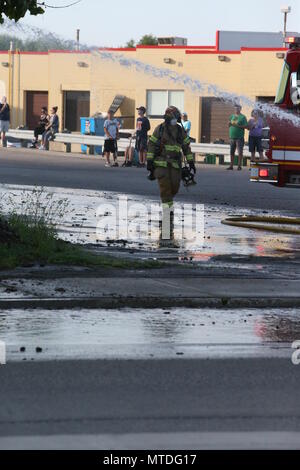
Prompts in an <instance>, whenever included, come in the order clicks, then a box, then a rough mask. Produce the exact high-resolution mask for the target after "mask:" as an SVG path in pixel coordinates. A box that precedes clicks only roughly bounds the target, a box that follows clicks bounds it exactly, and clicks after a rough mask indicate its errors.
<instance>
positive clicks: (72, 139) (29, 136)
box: [6, 129, 251, 157]
mask: <svg viewBox="0 0 300 470" xmlns="http://www.w3.org/2000/svg"><path fill="white" fill-rule="evenodd" d="M128 133H129V131H128ZM6 135H7V137H8V138H9V137H13V138H14V139H19V140H20V141H22V140H23V141H32V140H33V138H34V134H33V131H27V130H19V129H11V130H10V131H9V132H8V133H7V134H6ZM8 140H9V139H8ZM104 140H105V139H104V137H101V136H96V135H84V134H64V133H58V134H56V135H55V142H59V143H62V144H65V145H69V146H70V145H72V144H80V145H87V146H88V147H91V146H93V147H97V146H102V145H104ZM128 146H129V139H128V138H127V139H124V138H121V139H119V140H118V148H119V150H126V148H127V147H128ZM191 148H192V152H193V153H197V154H202V155H207V154H213V155H217V156H220V155H224V156H229V155H230V146H229V145H223V144H196V143H195V144H191ZM69 151H71V149H70V150H69ZM250 155H251V154H250V152H249V151H248V150H246V149H245V151H244V156H245V157H249V156H250Z"/></svg>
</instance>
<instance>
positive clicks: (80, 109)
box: [64, 91, 90, 132]
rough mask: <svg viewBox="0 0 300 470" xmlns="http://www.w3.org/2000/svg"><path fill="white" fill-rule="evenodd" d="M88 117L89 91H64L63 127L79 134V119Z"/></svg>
mask: <svg viewBox="0 0 300 470" xmlns="http://www.w3.org/2000/svg"><path fill="white" fill-rule="evenodd" d="M89 116H90V92H89V91H65V93H64V127H65V129H68V130H69V131H71V132H80V118H81V117H89Z"/></svg>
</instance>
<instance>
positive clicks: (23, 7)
mask: <svg viewBox="0 0 300 470" xmlns="http://www.w3.org/2000/svg"><path fill="white" fill-rule="evenodd" d="M44 12H45V10H44V9H43V8H42V7H41V6H40V5H39V2H38V1H37V0H0V23H3V21H4V18H3V15H5V16H7V18H9V19H10V20H15V21H19V19H20V18H23V17H24V16H25V15H26V13H30V14H31V15H34V16H36V15H41V14H43V13H44Z"/></svg>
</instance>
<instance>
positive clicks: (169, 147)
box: [165, 145, 181, 152]
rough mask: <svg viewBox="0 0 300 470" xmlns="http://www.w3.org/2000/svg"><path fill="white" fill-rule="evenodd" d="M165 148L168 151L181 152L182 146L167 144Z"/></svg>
mask: <svg viewBox="0 0 300 470" xmlns="http://www.w3.org/2000/svg"><path fill="white" fill-rule="evenodd" d="M165 149H166V150H167V151H168V152H181V147H180V146H179V145H165Z"/></svg>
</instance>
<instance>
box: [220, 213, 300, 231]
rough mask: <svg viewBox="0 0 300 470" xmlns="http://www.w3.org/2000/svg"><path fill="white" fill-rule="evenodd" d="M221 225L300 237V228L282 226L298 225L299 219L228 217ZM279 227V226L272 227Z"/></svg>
mask: <svg viewBox="0 0 300 470" xmlns="http://www.w3.org/2000/svg"><path fill="white" fill-rule="evenodd" d="M222 224H223V225H231V226H233V227H242V228H247V229H256V230H264V231H268V232H275V233H286V234H288V235H300V227H299V228H296V227H295V228H292V227H284V226H283V225H288V226H289V225H293V226H295V225H299V226H300V218H299V217H263V216H238V217H228V218H227V219H224V220H222ZM274 225H281V226H278V227H276V226H274Z"/></svg>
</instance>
